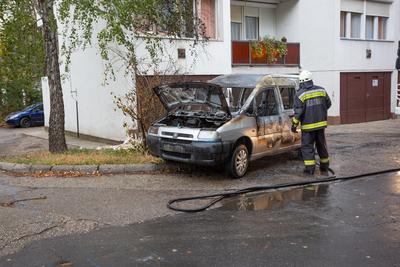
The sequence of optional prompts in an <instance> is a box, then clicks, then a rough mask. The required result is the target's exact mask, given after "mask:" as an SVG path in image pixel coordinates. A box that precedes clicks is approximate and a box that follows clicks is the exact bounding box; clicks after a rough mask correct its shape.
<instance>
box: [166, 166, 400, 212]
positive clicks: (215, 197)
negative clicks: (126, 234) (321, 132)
mask: <svg viewBox="0 0 400 267" xmlns="http://www.w3.org/2000/svg"><path fill="white" fill-rule="evenodd" d="M329 172H330V173H331V174H332V175H331V176H328V177H326V178H319V179H314V180H307V181H299V182H290V183H282V184H276V185H261V186H253V187H247V188H242V189H238V190H233V191H231V192H222V193H215V194H208V195H200V196H192V197H184V198H176V199H172V200H170V201H168V204H167V207H168V208H169V209H171V210H174V211H181V212H200V211H205V210H207V209H208V208H210V207H212V206H214V205H215V204H217V203H218V202H220V201H221V200H223V199H226V198H231V197H235V196H237V195H242V194H247V193H250V192H258V191H268V190H277V189H283V188H288V187H300V186H307V185H316V184H324V183H331V182H338V181H341V182H343V181H349V180H354V179H360V178H365V177H368V176H375V175H379V174H386V173H393V172H400V168H393V169H386V170H381V171H376V172H368V173H363V174H357V175H352V176H343V177H336V176H335V172H334V171H333V170H332V169H329ZM202 199H211V200H210V202H208V203H207V204H205V205H203V206H200V207H198V208H190V209H189V208H188V209H185V208H179V207H177V206H176V204H178V203H182V202H187V201H193V200H202Z"/></svg>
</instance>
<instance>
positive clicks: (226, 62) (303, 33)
mask: <svg viewBox="0 0 400 267" xmlns="http://www.w3.org/2000/svg"><path fill="white" fill-rule="evenodd" d="M193 1H196V5H195V6H197V7H198V12H200V16H201V18H202V19H203V21H204V23H205V25H206V29H207V34H208V36H209V37H210V41H209V42H208V44H207V45H206V46H205V47H201V48H198V51H197V52H198V53H197V54H198V57H197V60H196V62H195V64H193V60H194V59H193V57H192V55H191V53H186V54H185V56H182V51H183V52H184V51H188V50H189V49H190V48H189V46H190V41H188V40H184V39H182V40H174V41H173V42H170V40H169V39H167V38H166V39H165V40H164V41H163V42H165V47H167V50H168V54H169V56H171V57H172V58H174V59H176V62H177V64H178V65H179V67H180V68H181V69H182V70H183V72H184V73H185V74H187V75H188V76H189V77H190V75H193V76H195V77H197V78H198V77H200V76H204V77H210V76H214V75H221V74H229V73H287V74H297V73H298V72H299V71H300V70H301V69H308V70H310V71H311V72H313V75H314V81H315V83H316V84H318V85H321V86H323V87H325V88H326V89H327V91H328V93H329V95H330V96H331V99H332V103H333V105H332V108H331V109H330V110H329V118H330V121H331V123H335V124H339V123H356V122H366V121H372V120H382V119H388V118H391V117H393V116H394V115H395V114H396V112H397V113H399V114H400V108H398V101H397V97H398V96H397V93H398V84H399V72H398V71H397V70H396V69H395V61H396V57H397V49H398V42H399V39H400V0H257V1H256V0H254V1H236V0H231V1H230V0H193ZM264 36H270V37H275V38H276V39H278V40H280V39H282V38H283V37H284V38H285V39H286V40H287V41H286V42H287V48H288V54H287V55H286V56H285V57H284V58H282V59H280V60H278V61H277V62H275V63H274V64H267V61H266V60H265V59H263V58H260V57H256V56H255V55H254V53H253V51H252V49H253V48H252V45H251V43H252V41H256V40H260V39H262V38H263V37H264ZM139 51H140V49H139ZM141 51H142V53H143V54H145V53H146V52H145V49H144V48H142V50H141ZM103 75H104V63H103V62H102V61H101V59H100V56H99V55H98V50H97V49H96V47H92V48H88V49H87V50H85V51H77V52H75V53H74V54H73V55H72V65H71V72H70V74H69V77H70V79H66V80H65V81H64V84H63V90H64V100H65V114H66V124H65V127H66V130H68V131H72V132H75V131H76V129H77V114H76V102H75V100H78V108H79V116H78V117H79V128H80V132H81V133H82V134H86V135H92V136H96V137H101V138H106V139H112V140H123V139H124V138H125V130H124V128H123V126H122V125H123V123H124V122H125V121H127V120H128V119H127V118H125V117H124V116H123V115H122V114H121V112H120V111H118V110H115V104H114V103H113V99H112V97H111V93H113V94H116V95H121V94H123V93H125V92H127V91H129V90H134V88H135V83H134V81H133V79H130V78H129V77H126V76H124V74H123V71H121V73H117V76H116V78H117V79H116V80H115V81H113V82H111V83H109V84H107V85H105V84H104V83H103V81H104V77H103ZM43 91H44V92H43V98H44V99H43V100H44V106H45V110H46V115H48V110H49V99H48V93H47V91H46V90H43ZM46 117H48V116H46ZM46 123H47V122H46Z"/></svg>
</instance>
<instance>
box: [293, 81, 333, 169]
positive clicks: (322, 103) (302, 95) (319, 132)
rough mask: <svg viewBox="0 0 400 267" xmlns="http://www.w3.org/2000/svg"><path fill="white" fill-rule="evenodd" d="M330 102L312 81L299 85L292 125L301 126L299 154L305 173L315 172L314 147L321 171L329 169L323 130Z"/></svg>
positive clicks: (326, 124) (326, 122)
mask: <svg viewBox="0 0 400 267" xmlns="http://www.w3.org/2000/svg"><path fill="white" fill-rule="evenodd" d="M330 107H331V100H330V98H329V96H328V94H327V93H326V91H325V89H324V88H322V87H319V86H315V85H314V84H313V82H312V81H308V82H305V83H301V84H300V89H299V90H298V91H297V92H296V97H295V103H294V117H293V121H292V122H293V125H295V126H297V125H299V124H300V125H301V153H302V156H303V160H304V165H305V166H306V171H307V172H310V173H313V172H314V170H315V163H316V162H315V157H314V155H315V146H316V147H317V151H318V155H319V157H320V166H321V170H323V171H326V170H327V169H328V167H329V154H328V149H327V146H326V139H325V128H326V127H327V126H328V109H329V108H330Z"/></svg>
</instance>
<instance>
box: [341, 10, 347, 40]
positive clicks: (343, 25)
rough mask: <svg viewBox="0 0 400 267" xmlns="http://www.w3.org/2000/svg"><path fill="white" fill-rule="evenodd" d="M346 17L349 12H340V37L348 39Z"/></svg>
mask: <svg viewBox="0 0 400 267" xmlns="http://www.w3.org/2000/svg"><path fill="white" fill-rule="evenodd" d="M346 15H347V12H343V11H342V12H340V37H346V35H347V33H346V27H347V23H346Z"/></svg>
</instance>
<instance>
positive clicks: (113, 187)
mask: <svg viewBox="0 0 400 267" xmlns="http://www.w3.org/2000/svg"><path fill="white" fill-rule="evenodd" d="M13 130H14V129H5V131H1V129H0V154H1V153H5V154H7V153H9V152H10V153H13V152H15V151H16V150H15V148H16V147H19V149H21V150H18V151H17V152H18V153H21V152H22V151H24V150H23V149H24V146H19V144H26V145H31V146H32V149H34V148H35V147H34V146H37V145H38V143H37V141H38V140H39V141H40V140H42V139H38V140H36V139H31V140H22V139H25V138H26V135H25V134H22V135H19V134H18V131H16V132H13ZM16 130H19V129H16ZM399 133H400V120H389V121H381V122H373V123H365V124H355V125H341V126H335V127H329V128H328V131H327V136H328V145H329V150H330V153H331V158H332V167H333V169H334V170H335V171H336V172H337V174H338V175H339V176H343V175H349V174H358V173H363V172H369V171H377V170H382V169H385V168H393V167H398V166H399V165H400V154H399V151H400V134H399ZM24 142H26V143H24ZM45 142H46V141H44V143H45ZM5 148H7V149H9V150H8V151H9V152H5ZM302 168H303V166H302V162H301V161H299V160H298V159H294V158H293V157H292V156H291V155H289V154H286V155H281V156H276V157H268V158H265V159H262V160H258V161H256V162H252V164H251V168H250V171H249V173H248V174H247V175H246V177H245V178H243V179H240V180H232V179H230V178H229V177H227V176H226V175H225V174H224V173H223V172H222V171H221V169H219V168H199V169H194V170H193V171H190V172H186V171H185V172H180V173H153V174H137V175H114V176H112V175H111V176H100V177H97V176H95V177H74V178H63V177H29V176H26V177H19V176H13V175H10V174H7V173H1V172H0V257H1V256H4V257H5V258H2V259H7V256H8V255H11V254H12V253H16V252H18V251H20V250H21V249H22V248H23V247H25V246H29V244H31V243H32V242H36V241H37V242H39V241H40V240H43V239H48V238H54V237H61V236H64V237H69V236H71V237H73V238H77V237H78V236H79V235H84V234H86V233H91V232H93V233H95V231H103V229H104V230H107V231H108V229H114V228H115V229H116V228H118V229H120V228H121V229H125V228H124V227H128V228H126V229H130V228H129V227H130V226H131V225H132V227H133V226H134V225H138V224H142V223H144V224H146V225H147V224H148V225H150V226H149V227H150V228H151V227H153V226H154V227H155V226H156V224H152V223H154V222H155V221H154V220H156V221H158V220H161V219H162V220H173V219H174V218H175V217H177V218H180V217H181V216H186V215H180V214H178V215H177V213H175V212H172V211H170V210H168V209H167V208H166V202H167V201H168V200H169V199H171V198H175V197H183V196H188V195H197V194H206V193H212V192H217V191H226V190H230V189H238V188H243V187H248V186H255V185H272V184H277V183H283V182H292V181H300V180H303V179H306V178H305V177H302V174H301V172H302ZM307 179H313V178H307ZM38 197H39V198H42V199H36V200H29V199H31V198H38ZM44 197H45V199H43V198H44ZM24 199H28V200H24ZM10 201H18V202H16V203H15V204H14V205H11V206H7V205H4V204H5V203H9V202H10ZM367 202H369V203H371V202H373V200H372V199H371V200H370V199H366V200H365V203H367ZM194 204H198V203H194ZM230 205H232V204H230ZM227 206H229V205H228V204H227ZM261 206H265V204H261ZM257 207H258V206H257ZM213 212H215V211H210V214H212V213H213ZM224 212H228V214H230V212H231V211H222V213H221V212H217V214H220V213H221V214H223V213H224ZM274 212H275V211H274ZM237 214H238V215H236V216H240V217H239V218H240V221H239V222H238V223H239V224H240V223H241V222H243V225H242V226H243V227H247V226H246V225H247V224H248V227H253V224H252V223H251V222H248V220H249V221H251V220H253V219H252V215H251V214H252V212H245V213H244V214H243V215H239V214H241V213H240V212H239V213H237ZM249 214H250V215H249ZM268 214H269V213H268ZM196 216H200V217H193V218H196V219H195V220H197V218H199V220H200V219H201V218H202V217H201V216H203V215H196ZM215 216H217V217H218V216H219V215H215ZM248 216H249V217H248ZM268 216H269V215H268ZM224 217H225V216H224ZM247 217H248V220H246V218H247ZM203 219H204V220H206V219H207V217H203ZM291 220H293V221H296V220H297V217H296V216H294V217H292V218H291ZM258 222H259V221H258ZM259 223H260V222H259ZM282 223H283V222H282ZM211 226H212V224H210V227H211ZM135 227H136V226H135ZM163 227H164V226H163ZM213 227H215V230H214V232H218V231H219V230H220V228H218V227H217V226H216V225H214V226H213ZM349 229H350V230H351V229H352V228H349ZM236 230H238V231H240V229H236ZM135 231H136V230H135ZM149 231H150V230H149ZM194 231H197V230H194ZM228 241H229V240H228ZM228 241H227V242H228ZM282 242H283V241H282ZM225 243H226V242H223V244H225ZM294 243H296V242H294ZM174 253H175V252H174ZM367 256H371V255H367ZM389 258H390V257H389ZM163 263H164V262H163ZM2 264H3V262H0V266H2ZM150 265H154V263H152V262H151V261H150ZM22 266H23V265H22ZM74 266H79V265H74ZM84 266H90V264H85V265H84ZM328 266H329V265H328ZM389 266H390V265H389Z"/></svg>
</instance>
